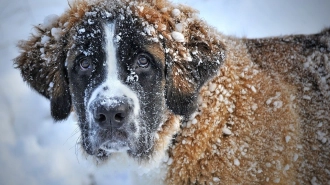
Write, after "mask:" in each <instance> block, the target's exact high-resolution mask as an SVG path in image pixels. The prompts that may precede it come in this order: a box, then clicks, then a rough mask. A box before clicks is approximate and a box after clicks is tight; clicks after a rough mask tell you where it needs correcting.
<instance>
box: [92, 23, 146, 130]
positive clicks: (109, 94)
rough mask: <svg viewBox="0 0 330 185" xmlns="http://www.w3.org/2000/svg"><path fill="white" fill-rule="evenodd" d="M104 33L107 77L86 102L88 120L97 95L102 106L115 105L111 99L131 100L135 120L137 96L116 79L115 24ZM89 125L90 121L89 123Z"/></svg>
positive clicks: (109, 26) (110, 25)
mask: <svg viewBox="0 0 330 185" xmlns="http://www.w3.org/2000/svg"><path fill="white" fill-rule="evenodd" d="M104 31H105V41H106V46H105V50H106V66H107V77H106V79H105V81H104V82H103V83H101V84H100V85H99V86H98V87H97V88H96V89H95V90H94V91H93V92H92V95H91V97H90V99H89V100H88V101H86V102H87V106H86V107H87V111H88V115H89V119H92V118H93V113H92V112H90V110H91V109H90V106H91V104H92V102H93V101H94V100H95V99H96V97H97V96H98V95H100V97H102V98H103V99H104V101H103V102H102V103H104V104H110V105H111V104H116V103H117V101H115V100H113V99H112V98H113V97H123V96H126V97H127V98H129V99H132V100H133V106H134V111H133V112H134V117H135V118H137V117H138V116H139V112H140V103H139V99H138V96H137V94H136V93H135V92H133V91H132V90H131V89H130V88H129V87H128V86H127V85H125V84H123V83H122V82H121V81H120V80H119V79H118V67H117V62H118V61H117V57H116V53H117V45H116V42H114V39H115V24H114V23H111V24H108V25H105V26H104ZM104 87H108V90H106V91H105V90H104ZM89 123H90V124H91V123H92V121H89ZM135 124H136V128H137V132H136V133H135V134H137V133H139V125H138V123H137V122H136V123H135Z"/></svg>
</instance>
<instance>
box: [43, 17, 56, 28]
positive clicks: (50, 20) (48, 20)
mask: <svg viewBox="0 0 330 185" xmlns="http://www.w3.org/2000/svg"><path fill="white" fill-rule="evenodd" d="M58 19H59V16H58V15H56V14H51V15H48V16H47V17H45V19H44V22H43V24H41V25H40V27H41V28H42V29H50V28H51V27H53V26H54V25H55V24H56V22H57V20H58Z"/></svg>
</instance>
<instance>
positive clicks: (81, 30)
mask: <svg viewBox="0 0 330 185" xmlns="http://www.w3.org/2000/svg"><path fill="white" fill-rule="evenodd" d="M85 31H86V29H85V28H80V29H79V30H78V33H80V34H82V33H85Z"/></svg>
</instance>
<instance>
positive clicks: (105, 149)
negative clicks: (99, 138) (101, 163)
mask: <svg viewBox="0 0 330 185" xmlns="http://www.w3.org/2000/svg"><path fill="white" fill-rule="evenodd" d="M128 150H129V147H128V143H127V142H125V141H119V140H108V141H105V142H103V143H102V144H101V145H100V147H98V149H97V150H96V152H95V156H96V157H98V158H105V157H107V156H109V155H111V153H115V152H127V151H128Z"/></svg>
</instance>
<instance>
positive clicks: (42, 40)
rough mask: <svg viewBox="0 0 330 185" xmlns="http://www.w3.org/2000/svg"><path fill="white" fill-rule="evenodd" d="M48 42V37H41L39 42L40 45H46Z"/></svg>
mask: <svg viewBox="0 0 330 185" xmlns="http://www.w3.org/2000/svg"><path fill="white" fill-rule="evenodd" d="M49 41H50V37H48V36H47V35H43V36H42V37H41V41H40V43H41V44H43V45H45V44H47V43H48V42H49Z"/></svg>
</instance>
